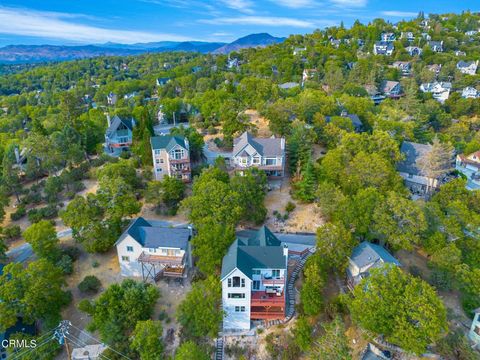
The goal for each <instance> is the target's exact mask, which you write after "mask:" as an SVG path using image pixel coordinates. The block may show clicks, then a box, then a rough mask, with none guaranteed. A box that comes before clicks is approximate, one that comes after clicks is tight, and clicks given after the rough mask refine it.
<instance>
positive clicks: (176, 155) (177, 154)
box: [171, 149, 184, 160]
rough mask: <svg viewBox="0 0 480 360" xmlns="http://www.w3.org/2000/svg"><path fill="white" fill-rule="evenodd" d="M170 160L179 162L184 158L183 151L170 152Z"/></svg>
mask: <svg viewBox="0 0 480 360" xmlns="http://www.w3.org/2000/svg"><path fill="white" fill-rule="evenodd" d="M171 155H172V159H175V160H180V159H183V158H184V151H183V150H182V149H175V150H173V151H172V152H171Z"/></svg>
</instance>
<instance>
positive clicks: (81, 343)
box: [68, 334, 111, 360]
mask: <svg viewBox="0 0 480 360" xmlns="http://www.w3.org/2000/svg"><path fill="white" fill-rule="evenodd" d="M71 338H74V339H75V340H76V341H74V340H73V339H71ZM68 340H70V342H72V343H74V344H75V345H77V346H80V347H85V346H88V345H87V344H86V343H85V342H84V341H83V340H81V339H80V338H78V337H76V336H73V335H72V334H68ZM77 341H78V342H79V343H80V345H79V344H78V343H77ZM99 355H100V356H101V357H102V358H103V359H106V360H111V359H110V358H108V357H107V356H106V355H103V354H99Z"/></svg>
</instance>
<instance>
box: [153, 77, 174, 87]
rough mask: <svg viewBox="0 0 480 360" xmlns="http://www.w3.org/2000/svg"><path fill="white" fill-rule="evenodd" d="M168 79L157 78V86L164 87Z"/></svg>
mask: <svg viewBox="0 0 480 360" xmlns="http://www.w3.org/2000/svg"><path fill="white" fill-rule="evenodd" d="M170 80H171V79H170V78H169V77H161V78H157V81H156V83H157V86H165V85H166V84H168V83H169V82H170Z"/></svg>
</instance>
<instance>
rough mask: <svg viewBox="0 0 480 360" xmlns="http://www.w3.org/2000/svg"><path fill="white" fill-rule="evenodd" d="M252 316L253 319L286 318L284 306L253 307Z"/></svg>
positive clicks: (251, 309)
mask: <svg viewBox="0 0 480 360" xmlns="http://www.w3.org/2000/svg"><path fill="white" fill-rule="evenodd" d="M250 318H251V319H252V320H282V319H284V318H285V308H284V307H283V306H272V307H269V308H263V307H252V308H250Z"/></svg>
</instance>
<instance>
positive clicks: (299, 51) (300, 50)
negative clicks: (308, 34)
mask: <svg viewBox="0 0 480 360" xmlns="http://www.w3.org/2000/svg"><path fill="white" fill-rule="evenodd" d="M305 51H307V48H306V47H296V48H294V49H293V55H294V56H295V55H301V54H302V53H303V52H305Z"/></svg>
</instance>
